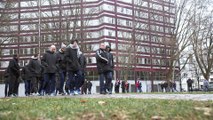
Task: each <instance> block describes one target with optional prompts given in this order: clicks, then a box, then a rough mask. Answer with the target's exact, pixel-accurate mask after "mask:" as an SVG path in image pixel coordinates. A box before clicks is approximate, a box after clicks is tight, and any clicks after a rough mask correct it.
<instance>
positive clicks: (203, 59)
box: [191, 0, 213, 80]
mask: <svg viewBox="0 0 213 120" xmlns="http://www.w3.org/2000/svg"><path fill="white" fill-rule="evenodd" d="M195 3H196V4H195V8H194V9H195V10H194V14H193V15H194V17H193V20H192V21H191V27H192V28H193V37H192V38H191V40H192V46H193V51H194V56H195V60H196V62H197V65H198V67H199V69H200V71H201V73H202V75H203V77H204V78H205V79H207V80H209V77H210V73H211V71H212V67H213V19H212V14H213V9H211V10H210V9H209V7H210V6H211V5H213V3H212V2H209V1H208V0H202V1H195ZM208 5H209V6H208Z"/></svg>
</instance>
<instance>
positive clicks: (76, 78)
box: [65, 40, 83, 95]
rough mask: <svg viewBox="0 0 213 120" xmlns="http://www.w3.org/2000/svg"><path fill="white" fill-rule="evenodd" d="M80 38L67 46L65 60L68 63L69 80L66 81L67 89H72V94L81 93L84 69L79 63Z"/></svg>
mask: <svg viewBox="0 0 213 120" xmlns="http://www.w3.org/2000/svg"><path fill="white" fill-rule="evenodd" d="M79 51H80V50H79V47H78V40H73V41H72V42H71V44H70V45H69V46H68V47H67V48H66V51H65V61H66V63H67V64H66V65H67V72H68V80H67V82H66V86H67V87H68V88H67V89H68V90H69V91H70V92H69V94H70V95H77V94H80V85H81V81H82V79H83V78H82V71H81V66H80V63H79V57H80V52H79Z"/></svg>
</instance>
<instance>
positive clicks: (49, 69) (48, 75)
mask: <svg viewBox="0 0 213 120" xmlns="http://www.w3.org/2000/svg"><path fill="white" fill-rule="evenodd" d="M55 51H56V47H55V45H51V46H50V48H49V50H48V51H46V53H45V54H44V55H43V57H42V59H41V62H42V65H43V66H44V83H43V87H42V91H44V90H45V91H46V93H47V94H50V95H51V96H54V95H55V83H56V81H55V74H56V70H57V68H56V55H55ZM42 94H43V92H42Z"/></svg>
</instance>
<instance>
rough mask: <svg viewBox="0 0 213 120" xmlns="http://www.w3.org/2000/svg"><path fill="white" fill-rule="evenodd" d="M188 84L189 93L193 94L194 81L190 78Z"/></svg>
mask: <svg viewBox="0 0 213 120" xmlns="http://www.w3.org/2000/svg"><path fill="white" fill-rule="evenodd" d="M186 82H187V87H188V91H189V92H192V91H193V90H192V84H193V80H192V79H190V78H189V79H188V80H187V81H186Z"/></svg>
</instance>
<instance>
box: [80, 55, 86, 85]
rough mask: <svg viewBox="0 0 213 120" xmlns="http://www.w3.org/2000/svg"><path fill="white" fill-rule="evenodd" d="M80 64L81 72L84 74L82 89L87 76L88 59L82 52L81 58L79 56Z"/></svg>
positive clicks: (81, 83)
mask: <svg viewBox="0 0 213 120" xmlns="http://www.w3.org/2000/svg"><path fill="white" fill-rule="evenodd" d="M79 63H80V70H81V73H82V81H79V82H80V87H82V85H83V84H84V83H85V75H86V71H85V69H86V64H87V62H86V57H85V56H84V54H83V53H82V52H80V56H79Z"/></svg>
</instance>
